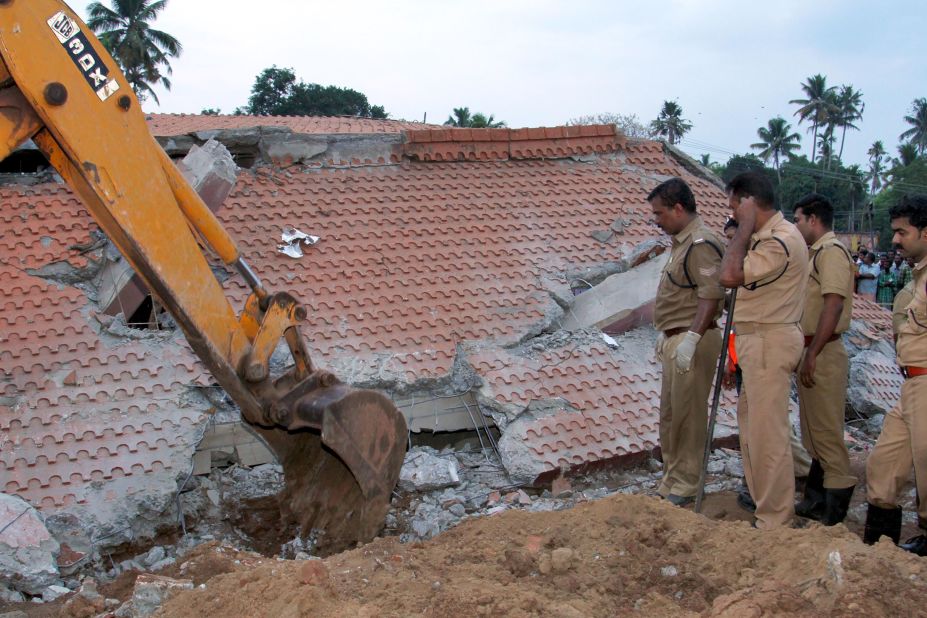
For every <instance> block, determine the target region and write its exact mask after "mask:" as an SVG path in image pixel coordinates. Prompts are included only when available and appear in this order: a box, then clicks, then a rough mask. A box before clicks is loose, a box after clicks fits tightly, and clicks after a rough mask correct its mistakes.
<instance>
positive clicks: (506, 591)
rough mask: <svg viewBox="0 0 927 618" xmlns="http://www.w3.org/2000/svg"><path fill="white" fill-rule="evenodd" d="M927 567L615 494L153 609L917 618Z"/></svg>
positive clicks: (467, 525) (281, 572)
mask: <svg viewBox="0 0 927 618" xmlns="http://www.w3.org/2000/svg"><path fill="white" fill-rule="evenodd" d="M228 559H229V560H233V559H235V558H234V556H232V555H228ZM923 564H925V563H924V562H923V560H922V559H920V558H917V557H915V556H912V555H910V554H906V553H905V552H903V551H901V550H899V549H897V548H895V547H894V546H892V545H891V544H890V543H887V542H883V543H880V544H879V545H876V546H874V547H868V546H866V545H863V544H862V543H861V542H860V540H859V538H858V537H857V536H856V535H854V534H852V533H850V532H848V531H847V530H846V529H845V528H844V527H843V526H837V527H835V528H823V527H820V526H817V525H814V526H812V527H810V528H807V529H803V530H792V529H783V530H777V531H772V532H760V531H757V530H754V529H753V528H751V527H750V526H749V525H748V524H746V523H744V522H725V521H712V520H709V519H706V518H704V517H701V516H698V515H695V514H694V513H691V512H689V511H686V510H682V509H678V508H675V507H673V506H671V505H669V504H667V503H665V502H663V501H661V500H658V499H655V498H650V497H645V496H632V495H616V496H612V497H609V498H606V499H603V500H598V501H595V502H588V503H585V504H581V505H579V506H577V507H575V508H573V509H570V510H567V511H559V512H550V513H526V512H522V511H507V512H504V513H501V514H499V515H497V516H493V517H483V518H475V519H471V520H469V521H466V522H464V523H463V524H461V525H460V526H458V527H456V528H454V529H452V530H450V531H448V532H446V533H444V534H443V535H441V536H439V537H437V538H435V539H433V540H431V541H428V542H426V543H414V544H407V545H403V544H400V543H398V542H397V540H396V539H395V538H382V539H377V540H376V541H374V542H373V543H370V544H369V545H365V546H364V547H361V548H359V549H356V550H352V551H350V552H345V553H343V554H338V555H336V556H332V557H330V558H327V559H325V560H308V561H282V560H269V559H263V560H258V561H257V562H255V561H253V560H244V561H240V564H236V565H234V568H235V571H234V572H231V573H226V574H223V575H218V576H216V577H214V578H212V579H210V580H209V581H208V582H207V583H206V585H205V587H201V588H197V589H195V590H191V591H185V592H181V593H179V594H178V596H176V597H174V598H172V599H171V600H170V601H168V602H167V603H166V604H165V605H164V606H163V608H162V610H161V613H159V614H158V615H159V616H164V617H175V618H186V617H191V618H192V617H196V618H199V617H201V616H204V615H208V616H213V615H226V616H304V615H321V616H350V617H352V618H357V617H361V616H409V615H413V614H415V615H426V616H452V615H485V616H502V615H504V616H541V615H543V616H614V615H617V614H623V613H626V612H628V611H632V610H635V609H637V610H640V611H643V612H644V613H645V614H646V615H666V616H682V615H712V616H732V617H733V616H736V617H737V618H742V617H744V616H760V615H763V614H765V613H785V614H789V615H807V616H820V615H844V614H862V615H901V616H914V615H925V610H924V609H923V608H924V607H925V601H927V582H925V578H927V573H925V572H924V567H923Z"/></svg>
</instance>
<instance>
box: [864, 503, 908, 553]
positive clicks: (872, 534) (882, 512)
mask: <svg viewBox="0 0 927 618" xmlns="http://www.w3.org/2000/svg"><path fill="white" fill-rule="evenodd" d="M868 507H869V510H868V511H867V512H866V529H865V531H864V532H863V542H864V543H867V544H869V545H872V544H873V543H875V542H876V541H878V540H879V539H880V538H881V537H882V536H887V537H888V538H890V539H891V540H892V542H893V543H895V544H896V545H897V544H898V539H899V538H900V537H901V507H900V506H899V507H895V508H893V509H883V508H882V507H880V506H876V505H874V504H872V503H870V504H869V505H868Z"/></svg>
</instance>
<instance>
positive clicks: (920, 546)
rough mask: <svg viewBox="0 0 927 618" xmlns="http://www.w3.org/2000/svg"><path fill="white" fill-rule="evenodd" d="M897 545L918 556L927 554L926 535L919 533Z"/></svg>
mask: <svg viewBox="0 0 927 618" xmlns="http://www.w3.org/2000/svg"><path fill="white" fill-rule="evenodd" d="M898 547H900V548H901V549H903V550H905V551H909V552H911V553H912V554H915V555H918V556H927V535H923V534H919V535H917V536H916V537H914V538H911V539H908V540H907V542H905V543H902V544H901V545H899V546H898Z"/></svg>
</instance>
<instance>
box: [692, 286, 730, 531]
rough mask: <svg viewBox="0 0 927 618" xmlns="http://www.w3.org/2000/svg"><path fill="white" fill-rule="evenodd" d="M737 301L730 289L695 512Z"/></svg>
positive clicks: (697, 508) (698, 509)
mask: <svg viewBox="0 0 927 618" xmlns="http://www.w3.org/2000/svg"><path fill="white" fill-rule="evenodd" d="M736 301H737V288H734V289H733V290H731V301H730V303H728V308H727V322H725V323H724V337H722V338H721V355H720V356H719V357H718V371H717V372H716V373H715V392H714V396H713V397H712V399H711V413H710V414H709V415H708V436H707V439H706V440H705V456H704V458H703V459H702V469H701V470H700V471H699V475H698V493H697V494H695V512H696V513H701V512H702V500H703V499H704V498H705V477H707V476H708V460H709V459H710V458H711V442H712V440H713V439H714V436H715V422H716V421H717V420H718V406H719V405H720V404H721V381H722V380H723V379H724V369H725V364H726V363H727V347H728V343H729V342H730V340H731V328H733V326H734V303H735V302H736Z"/></svg>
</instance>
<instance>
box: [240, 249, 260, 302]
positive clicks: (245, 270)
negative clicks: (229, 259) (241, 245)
mask: <svg viewBox="0 0 927 618" xmlns="http://www.w3.org/2000/svg"><path fill="white" fill-rule="evenodd" d="M234 264H235V268H236V270H238V272H239V273H241V276H242V277H243V278H244V280H245V282H246V283H247V284H248V285H249V286H250V287H251V290H252V291H253V292H254V293H255V294H257V296H258V298H265V297H266V296H267V290H265V289H264V284H263V283H261V279H260V278H259V277H258V276H257V274H256V273H255V272H254V271H253V270H251V267H250V266H249V265H248V262H246V261H245V258H243V257H240V258H238V259H237V260H235V262H234Z"/></svg>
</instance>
